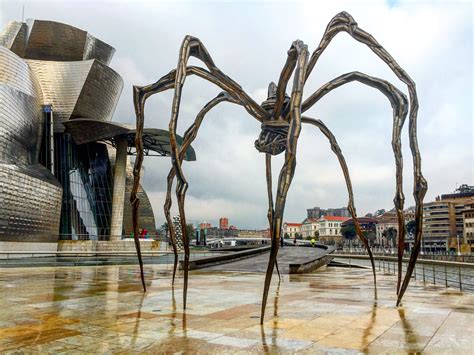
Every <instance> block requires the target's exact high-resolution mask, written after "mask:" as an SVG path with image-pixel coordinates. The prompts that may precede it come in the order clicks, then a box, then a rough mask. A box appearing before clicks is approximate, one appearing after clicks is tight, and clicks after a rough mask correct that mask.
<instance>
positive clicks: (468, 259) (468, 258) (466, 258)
mask: <svg viewBox="0 0 474 355" xmlns="http://www.w3.org/2000/svg"><path fill="white" fill-rule="evenodd" d="M337 253H338V254H346V255H367V252H366V251H365V249H363V248H357V250H352V251H348V250H340V249H339V250H338V251H337ZM372 254H374V255H380V256H396V255H397V251H396V250H393V251H383V252H381V251H377V250H372ZM409 255H410V253H409V252H405V256H409ZM418 259H424V260H442V261H458V262H463V263H474V255H472V254H469V255H457V254H452V253H435V254H433V253H430V254H427V253H424V254H420V255H418Z"/></svg>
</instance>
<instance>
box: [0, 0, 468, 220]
mask: <svg viewBox="0 0 474 355" xmlns="http://www.w3.org/2000/svg"><path fill="white" fill-rule="evenodd" d="M23 3H24V4H25V19H26V18H38V19H48V20H54V21H59V22H64V23H68V24H71V25H74V26H76V27H79V28H82V29H85V30H88V31H89V32H90V33H91V34H93V35H95V36H96V37H98V38H100V39H102V40H104V41H106V42H107V43H109V44H111V45H112V46H114V47H115V48H116V50H117V51H116V54H115V57H114V59H113V60H112V63H111V66H112V68H113V69H115V70H116V71H117V72H118V73H120V75H122V77H123V79H124V83H125V86H124V92H123V93H122V97H121V99H120V102H119V104H118V107H117V110H116V112H115V118H114V120H116V121H119V122H128V123H134V120H135V118H134V112H133V105H132V96H131V89H132V85H134V84H135V85H144V84H149V83H152V82H154V81H156V80H157V79H158V78H160V77H161V76H162V75H164V74H166V73H168V72H169V71H170V70H171V69H173V68H174V67H175V66H176V62H177V57H178V51H179V47H180V44H181V41H182V39H183V37H184V36H185V35H186V34H192V35H194V36H196V37H199V38H200V39H201V40H202V41H203V42H204V44H205V45H206V47H207V49H208V50H209V52H210V53H211V55H212V56H213V58H214V61H215V63H216V64H217V66H219V67H220V69H221V70H222V71H224V72H225V73H226V74H227V75H229V76H230V77H232V78H233V79H234V80H236V81H237V82H238V83H240V85H241V86H242V87H243V88H244V89H245V90H246V91H247V92H248V93H249V94H250V95H251V96H252V97H253V98H254V99H255V100H256V101H257V102H261V101H263V100H265V98H266V91H267V85H268V83H269V82H270V81H277V80H278V77H279V74H280V71H281V68H282V66H283V64H284V62H285V60H286V51H287V50H288V48H289V47H290V45H291V43H292V41H294V40H295V39H301V40H303V41H304V42H305V43H306V44H307V45H308V47H309V50H310V51H313V50H314V49H315V48H316V46H317V44H318V42H319V40H320V38H321V36H322V34H323V32H324V29H325V27H326V25H327V23H328V22H329V21H330V20H331V18H332V17H333V16H334V15H336V14H337V13H338V12H340V11H342V10H345V11H348V12H349V13H350V14H351V15H352V16H353V17H354V18H355V20H356V21H357V22H358V24H359V26H360V27H361V28H363V29H365V30H366V31H368V32H369V33H371V34H372V35H373V36H374V37H375V38H376V39H377V40H378V41H379V42H380V43H381V44H382V45H383V46H384V47H385V48H386V49H387V50H388V51H389V52H390V53H391V54H392V56H393V57H394V58H395V59H396V60H397V61H398V63H399V64H400V65H401V66H402V67H403V68H404V69H405V70H406V71H407V72H408V73H409V74H410V76H411V77H412V78H413V80H414V81H415V82H416V84H417V89H418V95H419V101H420V110H419V115H418V117H419V118H418V140H419V144H420V150H421V154H422V170H423V173H424V175H425V177H426V178H427V180H428V183H429V190H428V193H427V197H426V201H430V200H433V199H434V198H435V196H437V195H439V194H442V193H449V192H451V191H453V190H454V189H455V187H456V185H457V184H461V183H468V184H473V181H474V179H473V176H474V168H473V161H474V159H473V155H474V154H473V150H474V145H473V115H472V113H473V112H472V98H473V96H472V94H473V92H472V87H473V68H472V65H473V64H472V63H473V53H472V31H473V28H472V16H473V15H472V13H473V7H472V3H471V2H470V1H467V2H462V1H457V2H451V1H449V2H448V1H422V2H421V1H420V2H417V1H395V0H391V1H324V2H323V1H310V2H250V1H235V2H198V1H195V2H176V1H175V2H159V3H157V2H137V1H133V2H132V1H130V2H125V1H116V2H110V1H107V2H106V1H102V2H99V3H96V2H85V1H74V2H73V1H63V2H61V1H49V2H48V1H31V0H30V1H23ZM21 16H22V1H18V0H15V1H5V0H2V3H1V11H0V26H1V27H2V28H3V27H4V26H5V24H6V23H7V22H8V21H10V20H21ZM190 63H192V64H197V65H201V63H199V62H198V61H196V60H191V62H190ZM353 70H358V71H362V72H365V73H367V74H370V75H373V76H378V77H381V78H384V79H387V80H390V81H391V82H392V83H394V84H395V85H396V86H397V87H398V88H399V89H401V90H402V91H404V92H406V87H405V86H404V85H403V83H401V82H400V81H398V80H397V78H396V77H395V75H393V74H392V73H391V71H390V70H389V69H388V67H387V66H386V65H384V63H383V62H382V61H381V60H380V59H378V57H376V56H375V55H374V54H373V53H372V52H371V51H370V50H369V49H368V48H366V47H365V46H363V45H362V44H360V43H358V42H356V41H354V40H353V39H351V38H350V37H349V35H347V34H345V33H343V34H340V35H339V36H337V37H336V38H335V39H334V40H333V41H332V43H331V45H330V46H329V48H328V49H327V50H326V51H325V53H324V54H323V55H322V57H321V59H320V60H319V62H318V65H317V66H316V67H315V70H314V71H313V73H312V75H311V77H310V79H309V80H308V83H307V85H306V87H305V96H306V97H307V96H309V95H310V94H311V93H312V92H313V91H314V90H316V89H317V88H318V87H319V86H321V85H322V84H324V83H325V82H327V81H328V80H331V79H332V78H334V77H336V76H339V75H341V74H343V73H346V72H350V71H353ZM219 91H220V90H219V89H218V88H215V87H213V86H212V85H211V84H209V83H206V82H203V80H201V79H199V78H195V77H190V78H188V80H187V81H186V85H185V88H184V95H183V99H182V107H181V114H180V117H179V125H178V128H179V133H180V134H182V133H183V132H184V130H185V129H186V128H187V127H188V126H189V125H190V124H191V122H192V121H193V119H194V116H195V115H196V113H197V112H198V111H199V109H200V108H201V107H202V106H203V105H204V104H205V103H206V102H207V101H208V100H210V99H211V98H213V97H214V96H215V95H216V94H217V93H218V92H219ZM171 100H172V92H166V93H163V94H160V95H155V96H154V97H152V98H151V99H149V100H148V102H147V106H146V116H145V118H146V124H145V126H148V127H158V128H167V126H168V121H169V116H170V109H171ZM307 115H308V116H312V117H317V118H320V119H322V120H323V121H324V122H326V124H327V125H328V126H329V128H330V129H332V130H333V132H334V133H335V135H336V137H337V139H338V141H339V143H340V145H341V147H342V149H343V152H344V154H345V156H346V160H347V162H348V165H349V169H350V173H351V176H352V181H353V185H354V192H355V202H356V207H357V209H358V212H359V214H365V213H367V212H373V211H374V210H376V209H379V208H385V209H390V208H391V207H392V199H393V195H394V192H395V163H394V158H393V153H392V150H391V144H390V141H391V121H392V112H391V107H390V104H389V103H388V101H387V100H386V98H385V97H384V96H383V95H381V94H380V93H379V92H378V91H376V90H374V89H371V88H367V87H364V86H362V85H361V84H357V83H354V84H350V85H347V86H345V87H343V88H340V89H338V90H336V91H334V92H333V93H331V94H329V95H327V96H326V97H325V98H324V99H322V100H321V101H320V102H319V103H318V104H317V105H315V106H314V107H313V108H312V109H311V110H310V111H308V112H307ZM259 131H260V127H259V123H258V122H257V121H256V120H254V119H253V118H251V117H250V116H249V115H248V114H247V113H246V112H245V110H243V109H242V108H240V107H238V106H235V105H232V104H222V105H221V106H219V107H217V108H216V109H214V110H213V111H211V113H209V114H208V116H207V118H206V120H205V121H204V123H203V125H202V127H201V130H200V133H199V135H198V138H197V139H196V141H195V143H194V148H195V150H196V153H197V157H198V160H197V161H196V162H192V163H185V164H184V171H185V174H186V176H187V178H188V181H189V183H190V187H189V190H188V197H187V207H186V208H187V216H188V220H189V221H190V222H196V221H204V220H206V221H210V222H212V223H214V224H216V223H217V220H218V218H219V217H220V216H228V217H229V219H230V223H231V224H234V225H237V226H239V227H249V228H261V227H266V210H267V201H266V185H265V167H264V161H265V159H264V155H263V154H260V153H258V152H257V151H256V150H255V148H254V145H253V144H254V140H255V139H256V138H257V136H258V134H259ZM407 135H408V132H407V127H405V129H404V132H403V141H402V144H403V154H404V162H405V170H404V176H405V186H404V191H405V196H406V201H407V202H406V206H410V205H412V204H413V198H412V189H413V179H412V160H411V155H410V150H409V146H408V139H407ZM297 160H298V165H297V169H296V174H295V178H294V180H293V183H292V186H291V189H290V192H289V194H288V199H287V207H286V211H285V220H288V221H301V220H303V219H304V217H305V215H306V208H310V207H313V206H320V207H323V208H328V207H340V206H344V205H346V204H347V192H346V190H345V185H344V179H343V176H342V174H341V171H340V168H339V165H338V162H337V160H336V159H335V157H334V155H333V153H332V151H331V150H330V148H329V145H328V143H327V142H326V140H325V139H324V137H323V136H322V135H321V134H320V133H319V132H318V131H316V130H315V129H314V128H312V127H309V126H303V130H302V134H301V138H300V141H299V145H298V159H297ZM281 163H282V157H281V156H278V157H277V158H276V159H274V164H273V165H274V170H276V171H275V172H274V180H276V179H277V178H278V172H279V169H280V166H281ZM145 168H146V173H145V177H144V180H143V184H144V187H145V189H146V190H147V192H148V194H149V196H150V198H151V201H152V204H153V208H154V211H155V214H156V217H157V224H161V223H162V222H163V220H164V218H163V213H162V210H163V209H162V205H163V200H164V194H165V193H164V191H165V189H166V184H165V182H166V175H167V174H168V171H169V168H170V160H169V159H165V158H152V157H150V158H146V160H145ZM275 184H276V183H274V185H275ZM175 204H176V203H174V205H175Z"/></svg>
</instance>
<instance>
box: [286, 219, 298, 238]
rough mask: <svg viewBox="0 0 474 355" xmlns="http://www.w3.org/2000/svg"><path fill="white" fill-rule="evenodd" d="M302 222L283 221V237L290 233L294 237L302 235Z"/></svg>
mask: <svg viewBox="0 0 474 355" xmlns="http://www.w3.org/2000/svg"><path fill="white" fill-rule="evenodd" d="M301 226H302V224H301V223H290V222H285V223H283V237H285V236H286V235H288V236H289V237H290V238H294V237H296V236H297V235H298V236H299V235H301Z"/></svg>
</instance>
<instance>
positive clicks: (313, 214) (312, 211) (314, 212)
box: [306, 207, 323, 219]
mask: <svg viewBox="0 0 474 355" xmlns="http://www.w3.org/2000/svg"><path fill="white" fill-rule="evenodd" d="M322 211H323V210H321V208H319V207H313V208H309V209H307V210H306V213H307V216H308V219H312V218H315V219H318V218H319V217H321V216H322V215H323V213H322Z"/></svg>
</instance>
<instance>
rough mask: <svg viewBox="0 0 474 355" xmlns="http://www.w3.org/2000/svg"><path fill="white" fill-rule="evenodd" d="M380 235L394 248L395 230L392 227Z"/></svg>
mask: <svg viewBox="0 0 474 355" xmlns="http://www.w3.org/2000/svg"><path fill="white" fill-rule="evenodd" d="M382 235H383V236H384V237H385V238H387V241H389V242H390V241H391V242H392V243H391V245H393V246H395V245H396V244H397V242H396V239H397V230H396V229H395V228H393V227H390V228H388V229H386V230H384V231H383V232H382Z"/></svg>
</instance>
